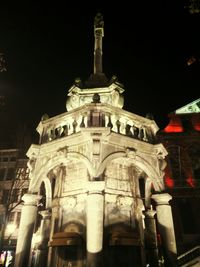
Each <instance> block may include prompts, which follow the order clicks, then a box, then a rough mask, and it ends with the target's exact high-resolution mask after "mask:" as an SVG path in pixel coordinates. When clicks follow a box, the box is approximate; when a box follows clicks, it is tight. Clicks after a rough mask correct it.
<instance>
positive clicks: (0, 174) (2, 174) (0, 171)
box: [0, 168, 6, 181]
mask: <svg viewBox="0 0 200 267" xmlns="http://www.w3.org/2000/svg"><path fill="white" fill-rule="evenodd" d="M5 171H6V169H5V168H1V169H0V181H3V180H4V178H5Z"/></svg>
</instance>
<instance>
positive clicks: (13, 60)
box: [0, 0, 200, 132]
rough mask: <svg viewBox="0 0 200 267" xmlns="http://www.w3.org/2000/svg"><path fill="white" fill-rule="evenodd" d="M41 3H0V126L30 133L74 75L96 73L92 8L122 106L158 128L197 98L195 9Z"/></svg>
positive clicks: (58, 107) (60, 107)
mask: <svg viewBox="0 0 200 267" xmlns="http://www.w3.org/2000/svg"><path fill="white" fill-rule="evenodd" d="M41 2H42V3H40V2H36V1H35V2H34V3H33V2H31V1H26V2H24V3H23V2H20V1H17V3H16V4H15V3H12V4H11V3H10V4H9V1H8V2H7V3H3V4H2V3H1V9H0V51H1V52H3V53H4V54H5V58H6V62H7V72H2V73H0V95H3V96H5V106H3V107H1V109H0V112H1V114H0V115H1V116H0V118H1V120H2V121H1V125H3V128H4V129H3V131H5V128H7V126H6V123H8V121H9V122H11V121H12V127H14V128H17V127H21V126H20V125H23V124H25V125H26V126H27V127H28V128H29V129H30V131H32V132H35V128H36V127H37V125H38V123H39V121H40V119H41V116H42V115H43V114H44V113H47V114H49V116H50V117H52V116H55V115H58V114H60V113H62V112H65V111H66V109H65V102H66V99H67V91H68V89H69V88H70V86H71V85H72V84H73V82H74V79H75V78H76V77H80V78H81V79H82V80H83V81H84V80H86V79H88V77H89V76H90V74H91V73H92V72H93V50H94V32H93V22H94V17H95V15H96V13H97V12H101V13H102V14H103V17H104V33H105V36H104V38H103V71H104V73H105V74H106V76H107V77H108V78H111V77H112V75H116V76H117V77H118V80H119V81H120V82H121V83H122V84H124V87H125V93H124V96H125V105H124V109H126V110H128V111H131V112H133V113H136V114H138V115H141V116H146V114H147V113H152V114H153V115H154V119H155V121H156V122H157V124H158V126H159V127H160V128H162V127H164V126H165V125H166V123H167V121H168V119H167V114H169V113H170V112H172V111H174V110H176V109H178V108H180V107H182V106H184V105H186V104H188V103H190V102H192V101H193V100H196V99H197V98H199V97H200V95H199V87H200V66H199V65H200V63H199V58H200V37H199V35H200V34H199V26H200V14H193V15H191V14H190V13H189V12H188V9H186V8H185V3H184V1H172V0H171V1H132V3H131V1H128V2H130V4H128V3H126V2H127V1H126V2H125V1H124V3H123V2H122V1H121V2H119V1H118V2H113V4H112V2H109V1H107V3H106V4H105V3H104V2H102V1H98V4H91V3H89V2H88V6H84V5H83V3H82V2H84V3H86V2H85V1H82V2H80V3H79V2H78V1H77V2H74V3H71V2H69V1H56V2H53V3H51V2H46V4H45V1H44V2H43V1H41ZM108 2H109V3H108ZM137 2H139V3H137ZM146 2H150V3H148V4H147V3H146ZM174 2H176V3H174ZM125 3H126V5H125ZM108 4H109V5H110V7H108V6H107V5H108ZM68 5H71V6H68ZM131 5H132V6H131ZM192 56H193V57H194V58H195V59H196V61H195V62H194V63H193V64H192V65H190V66H188V65H187V61H188V59H189V58H190V57H192ZM3 121H4V124H2V122H3ZM5 122H6V123H5ZM1 131H2V130H1Z"/></svg>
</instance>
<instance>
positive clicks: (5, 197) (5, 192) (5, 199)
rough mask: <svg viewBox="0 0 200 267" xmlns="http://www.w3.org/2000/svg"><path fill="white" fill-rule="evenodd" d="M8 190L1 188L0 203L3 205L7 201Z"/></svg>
mask: <svg viewBox="0 0 200 267" xmlns="http://www.w3.org/2000/svg"><path fill="white" fill-rule="evenodd" d="M9 192H10V190H3V197H2V203H3V204H4V205H5V204H6V203H7V202H8V198H9Z"/></svg>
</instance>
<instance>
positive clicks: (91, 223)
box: [86, 182, 104, 267]
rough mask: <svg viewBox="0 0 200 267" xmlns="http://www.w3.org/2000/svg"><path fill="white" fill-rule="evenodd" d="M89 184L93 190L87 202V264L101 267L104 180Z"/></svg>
mask: <svg viewBox="0 0 200 267" xmlns="http://www.w3.org/2000/svg"><path fill="white" fill-rule="evenodd" d="M89 184H90V189H91V190H90V191H89V192H88V196H87V204H86V205H87V206H86V214H87V226H86V229H87V252H88V255H87V266H88V267H90V266H94V267H97V266H98V267H99V266H100V265H101V260H100V258H101V257H100V256H101V252H102V247H103V216H104V195H103V192H102V191H103V190H101V189H102V185H103V187H104V182H89ZM95 189H96V190H95Z"/></svg>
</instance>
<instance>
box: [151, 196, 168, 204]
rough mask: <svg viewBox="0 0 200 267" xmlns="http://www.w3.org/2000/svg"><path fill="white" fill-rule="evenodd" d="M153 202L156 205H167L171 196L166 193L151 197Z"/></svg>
mask: <svg viewBox="0 0 200 267" xmlns="http://www.w3.org/2000/svg"><path fill="white" fill-rule="evenodd" d="M151 198H152V199H153V200H155V202H156V204H157V205H169V201H170V200H171V199H172V196H171V195H170V194H168V193H161V194H155V195H152V197H151Z"/></svg>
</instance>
